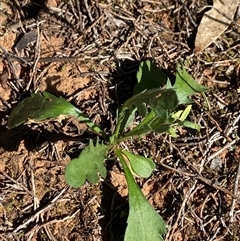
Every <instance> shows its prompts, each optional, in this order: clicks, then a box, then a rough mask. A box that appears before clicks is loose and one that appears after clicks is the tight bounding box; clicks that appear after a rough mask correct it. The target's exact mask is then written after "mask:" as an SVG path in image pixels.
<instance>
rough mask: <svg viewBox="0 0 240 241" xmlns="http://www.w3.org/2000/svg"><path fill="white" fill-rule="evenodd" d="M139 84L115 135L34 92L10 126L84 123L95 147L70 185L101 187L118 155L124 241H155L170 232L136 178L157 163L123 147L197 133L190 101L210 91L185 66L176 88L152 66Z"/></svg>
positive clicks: (73, 171) (70, 174)
mask: <svg viewBox="0 0 240 241" xmlns="http://www.w3.org/2000/svg"><path fill="white" fill-rule="evenodd" d="M137 80H138V84H137V85H136V86H135V88H134V94H133V97H131V98H130V99H128V100H127V101H126V102H125V103H124V104H123V106H122V107H121V108H120V109H119V110H118V115H117V123H116V127H115V131H114V133H113V135H112V136H110V137H108V136H107V135H106V134H105V133H104V132H103V131H102V130H101V129H100V128H99V126H97V125H95V124H94V123H93V122H91V120H90V119H89V118H87V117H86V116H84V115H83V114H82V112H81V111H80V110H79V109H77V108H76V107H75V106H73V105H72V104H71V103H69V102H68V101H66V100H64V99H63V98H57V97H55V96H53V95H51V94H49V93H47V92H43V94H42V95H41V94H38V93H34V94H32V95H31V96H30V97H28V98H26V99H24V100H23V101H22V102H20V103H19V104H18V105H17V106H16V108H15V109H14V110H13V111H12V113H11V114H10V116H9V120H8V126H9V128H13V127H15V126H18V125H20V124H22V123H24V122H26V121H27V120H31V121H42V120H46V119H49V118H64V117H66V116H74V117H76V118H77V119H79V121H83V122H85V123H86V124H87V125H88V126H89V128H90V129H91V130H92V131H94V132H95V133H96V134H97V135H98V137H97V139H96V142H95V144H94V142H93V140H90V141H89V145H88V146H87V147H86V148H85V149H84V150H83V151H82V152H81V153H80V155H79V156H78V157H77V158H74V159H73V160H71V162H70V163H69V164H68V165H67V167H66V171H65V178H66V181H67V183H68V184H69V185H71V186H73V187H76V188H77V187H80V186H82V185H83V184H84V183H85V182H86V180H88V181H89V182H91V183H97V182H98V180H99V174H100V175H101V176H102V177H103V178H105V177H106V175H107V170H106V168H105V165H104V161H105V160H106V159H107V156H108V153H109V152H110V151H114V153H115V155H116V156H117V157H118V158H119V160H120V163H121V165H122V167H123V170H124V173H125V176H126V179H127V184H128V190H129V194H128V195H129V215H128V220H127V223H128V226H127V229H126V233H125V238H124V240H125V241H135V240H139V241H152V240H154V241H157V240H163V238H162V235H164V234H165V232H166V226H165V223H164V221H163V219H162V218H161V216H160V215H159V214H158V213H157V212H156V211H155V210H154V208H153V207H152V206H151V205H150V204H149V203H148V201H147V199H146V198H145V197H144V195H143V193H142V191H141V189H140V188H139V186H138V184H137V182H136V180H135V178H134V176H136V177H143V178H148V177H150V175H151V174H152V171H153V170H154V169H155V163H154V162H153V161H152V160H151V159H149V158H146V157H144V156H140V155H134V154H132V153H131V152H129V151H127V150H123V149H121V148H120V143H121V142H123V141H125V140H126V139H128V138H131V137H134V136H137V137H140V136H144V135H146V134H148V133H150V132H155V133H164V132H167V133H169V134H170V135H172V136H177V129H178V128H179V127H182V126H183V127H190V128H193V129H197V130H199V129H200V126H198V125H197V124H195V123H192V122H189V121H187V120H186V118H187V116H188V114H189V112H190V110H191V105H190V104H191V102H192V101H191V99H190V98H189V96H191V95H193V94H196V93H200V92H204V91H206V90H208V88H206V87H204V86H202V85H200V84H198V83H197V82H196V81H195V80H194V79H193V78H192V77H191V76H190V75H189V74H188V73H187V71H186V70H185V69H184V67H183V66H182V65H178V66H177V73H176V79H175V82H174V84H172V83H171V82H170V80H169V79H168V78H167V77H166V76H165V74H164V73H163V72H162V71H161V70H160V69H159V68H158V67H157V66H155V65H154V64H153V63H151V62H150V61H145V62H142V63H141V64H140V67H139V71H138V73H137ZM182 104H187V106H186V108H185V109H183V110H177V108H178V107H179V105H182ZM136 114H138V115H139V116H141V117H142V120H141V121H140V123H138V124H137V125H133V121H134V119H135V116H136ZM127 130H128V131H127ZM101 137H103V140H102V141H100V138H101Z"/></svg>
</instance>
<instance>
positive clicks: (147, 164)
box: [122, 151, 156, 178]
mask: <svg viewBox="0 0 240 241" xmlns="http://www.w3.org/2000/svg"><path fill="white" fill-rule="evenodd" d="M122 153H123V154H124V155H125V156H126V157H127V158H128V161H129V163H130V165H131V169H132V170H133V171H134V172H135V173H136V174H137V175H138V176H140V177H143V178H148V177H150V176H151V174H152V171H153V170H154V169H155V167H156V165H155V163H154V162H153V161H152V160H151V159H149V158H146V157H144V156H141V155H134V154H132V153H131V152H128V151H122Z"/></svg>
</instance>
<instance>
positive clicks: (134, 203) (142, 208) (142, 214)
mask: <svg viewBox="0 0 240 241" xmlns="http://www.w3.org/2000/svg"><path fill="white" fill-rule="evenodd" d="M115 153H116V155H117V156H118V157H119V159H120V162H121V164H122V166H123V169H124V172H125V175H126V179H127V184H128V196H129V215H128V220H127V223H128V226H127V230H126V233H125V237H124V241H136V240H137V241H163V238H162V237H161V235H163V234H165V233H166V226H165V223H164V221H163V219H162V217H161V216H160V215H159V214H158V213H157V212H156V211H155V210H154V208H153V207H152V206H151V205H150V204H149V202H148V201H147V199H146V198H145V197H144V195H143V193H142V191H141V189H140V188H139V186H138V185H137V183H136V181H135V180H134V178H133V176H132V174H131V172H130V170H129V168H128V166H127V164H126V163H125V160H124V157H123V155H122V153H121V151H120V150H118V149H115Z"/></svg>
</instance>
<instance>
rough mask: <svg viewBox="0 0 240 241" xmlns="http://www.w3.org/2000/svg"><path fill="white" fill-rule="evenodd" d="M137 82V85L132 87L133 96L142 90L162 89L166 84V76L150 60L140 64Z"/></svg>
mask: <svg viewBox="0 0 240 241" xmlns="http://www.w3.org/2000/svg"><path fill="white" fill-rule="evenodd" d="M137 80H138V84H136V85H135V87H134V95H136V94H139V93H140V92H142V91H144V90H149V89H154V88H159V87H163V86H164V85H165V84H166V82H167V78H166V75H165V74H164V73H163V72H162V71H161V69H160V68H158V67H157V66H156V65H155V64H154V63H152V62H151V61H150V60H147V61H144V62H141V63H140V66H139V70H138V72H137Z"/></svg>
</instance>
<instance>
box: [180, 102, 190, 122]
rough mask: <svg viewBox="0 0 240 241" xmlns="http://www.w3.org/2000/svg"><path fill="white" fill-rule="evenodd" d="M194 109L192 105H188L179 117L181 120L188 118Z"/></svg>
mask: <svg viewBox="0 0 240 241" xmlns="http://www.w3.org/2000/svg"><path fill="white" fill-rule="evenodd" d="M191 109H192V105H188V106H187V107H186V109H185V110H184V111H183V112H182V113H181V116H180V118H179V120H180V121H185V120H186V118H187V117H188V115H189V113H190V111H191Z"/></svg>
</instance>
